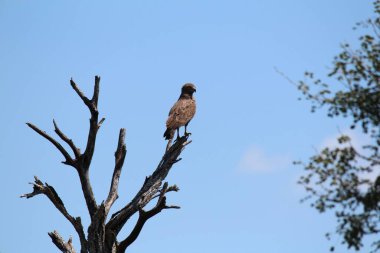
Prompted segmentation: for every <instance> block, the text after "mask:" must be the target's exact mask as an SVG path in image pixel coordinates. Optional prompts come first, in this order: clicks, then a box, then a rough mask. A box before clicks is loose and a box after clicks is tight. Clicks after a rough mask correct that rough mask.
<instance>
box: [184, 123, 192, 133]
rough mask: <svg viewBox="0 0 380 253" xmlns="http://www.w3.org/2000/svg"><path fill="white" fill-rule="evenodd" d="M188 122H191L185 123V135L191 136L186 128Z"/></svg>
mask: <svg viewBox="0 0 380 253" xmlns="http://www.w3.org/2000/svg"><path fill="white" fill-rule="evenodd" d="M188 124H189V123H187V124H186V125H185V136H189V135H191V133H188V132H187V130H186V129H187V125H188Z"/></svg>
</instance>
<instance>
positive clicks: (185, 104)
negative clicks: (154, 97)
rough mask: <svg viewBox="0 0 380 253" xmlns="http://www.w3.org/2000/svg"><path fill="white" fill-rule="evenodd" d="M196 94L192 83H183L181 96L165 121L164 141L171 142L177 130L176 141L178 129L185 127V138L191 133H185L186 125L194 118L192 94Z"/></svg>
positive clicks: (194, 107)
mask: <svg viewBox="0 0 380 253" xmlns="http://www.w3.org/2000/svg"><path fill="white" fill-rule="evenodd" d="M194 92H196V88H195V85H194V84H192V83H185V84H184V85H183V86H182V90H181V95H180V96H179V99H178V101H177V102H176V103H175V104H174V105H173V107H172V109H170V112H169V117H168V119H167V120H166V131H165V133H164V137H165V139H166V140H170V141H169V143H168V146H169V144H170V142H171V140H172V139H173V137H174V132H175V131H176V130H177V139H178V138H179V128H180V127H181V126H185V136H188V135H190V134H191V133H188V132H187V125H188V124H189V122H190V121H191V119H192V118H193V117H194V114H195V110H196V104H195V98H194V97H193V93H194Z"/></svg>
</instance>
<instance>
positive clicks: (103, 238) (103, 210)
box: [21, 76, 191, 253]
mask: <svg viewBox="0 0 380 253" xmlns="http://www.w3.org/2000/svg"><path fill="white" fill-rule="evenodd" d="M99 82H100V77H98V76H95V85H94V94H93V96H92V98H91V99H89V98H88V97H86V96H85V95H84V94H83V92H82V91H81V90H80V89H79V88H78V86H77V85H76V83H75V82H74V81H73V80H70V84H71V87H72V88H73V89H74V91H75V92H76V93H77V94H78V96H79V97H80V98H81V100H82V101H83V102H84V104H85V105H86V106H87V107H88V109H89V110H90V113H91V118H90V129H89V131H88V138H87V144H86V148H85V150H84V152H81V150H80V149H79V148H78V147H77V146H76V145H75V144H74V142H73V141H72V140H71V139H70V138H69V137H67V136H66V135H65V134H64V133H63V132H62V131H61V129H60V128H59V127H58V125H57V123H56V122H55V121H54V120H53V124H54V131H55V132H56V134H57V135H58V136H59V138H60V139H62V141H63V142H65V143H66V144H67V145H68V146H69V147H70V149H71V151H72V154H70V153H69V152H68V151H67V150H66V148H64V147H63V146H62V145H61V144H60V143H59V142H58V141H57V140H56V139H54V138H53V137H51V136H50V135H48V134H47V133H46V132H44V131H42V130H41V129H39V128H38V127H36V126H35V125H33V124H31V123H27V125H28V126H29V127H30V128H32V129H33V130H34V131H36V132H37V133H38V134H39V135H41V136H42V137H44V138H45V139H47V140H48V141H49V142H51V143H52V144H53V145H54V146H55V147H56V148H57V149H58V151H60V152H61V154H62V155H63V157H64V158H65V160H64V161H63V162H62V163H64V164H66V165H68V166H71V167H73V168H74V169H75V170H76V171H77V173H78V176H79V180H80V183H81V186H82V192H83V195H84V199H85V201H86V205H87V209H88V213H89V215H90V218H91V224H90V225H89V227H88V229H87V235H86V233H85V231H84V228H83V224H82V222H81V218H80V217H74V216H72V215H71V214H70V213H69V212H68V211H67V209H66V207H65V205H64V203H63V201H62V200H61V198H60V197H59V195H58V193H57V192H56V191H55V189H54V188H53V186H51V185H49V184H47V183H43V182H42V181H41V180H39V179H38V178H37V177H34V179H35V180H34V183H31V184H32V185H33V192H31V193H28V194H24V195H22V196H21V197H25V198H31V197H34V196H36V195H40V194H43V195H45V196H46V197H48V199H49V200H50V201H51V202H52V203H53V205H54V206H55V207H56V208H57V209H58V211H59V212H61V213H62V215H63V216H64V217H65V218H66V219H67V220H68V221H69V222H70V223H71V224H72V225H73V227H74V229H75V231H76V232H77V234H78V236H79V241H80V247H81V248H80V252H81V253H123V252H125V250H126V249H127V248H128V247H129V246H130V245H131V244H132V243H133V242H134V241H135V240H136V238H137V237H138V236H139V234H140V232H141V230H142V228H143V226H144V224H145V222H146V221H147V220H148V219H150V218H151V217H153V216H155V215H156V214H158V213H159V212H161V211H162V210H163V209H169V208H179V207H178V206H169V205H167V204H166V193H168V192H171V191H178V190H179V188H178V187H177V186H176V185H173V186H168V183H167V182H164V180H165V178H166V176H167V175H168V173H169V171H170V169H171V168H172V166H173V164H174V163H176V162H178V161H180V160H181V158H179V156H180V154H181V152H182V150H183V149H184V147H185V146H186V145H187V144H189V143H190V142H191V141H188V137H186V136H184V137H181V138H179V139H178V140H177V141H176V142H175V143H174V144H173V145H172V146H171V147H170V148H169V149H168V150H167V151H166V152H165V153H164V155H163V157H162V159H161V161H160V162H159V164H158V166H157V168H156V169H155V170H154V172H153V174H152V175H150V176H148V177H146V178H145V181H144V182H143V184H142V186H141V188H140V190H139V191H138V192H137V193H136V195H135V197H134V198H133V199H132V200H131V201H130V202H129V203H127V204H126V205H125V206H124V207H123V208H121V209H120V210H118V211H116V212H115V213H113V214H112V215H111V218H109V219H107V217H108V214H109V212H110V209H111V207H112V205H113V203H114V202H115V201H116V199H117V198H118V190H117V189H118V185H119V178H120V174H121V170H122V167H123V163H124V159H125V155H126V153H127V149H126V145H125V142H124V140H125V129H124V128H122V129H120V133H119V140H118V144H117V148H116V152H115V165H114V169H113V176H112V180H111V185H110V189H109V193H108V197H107V199H105V200H103V201H102V202H101V203H100V204H97V202H96V200H95V197H94V193H93V191H92V187H91V183H90V178H89V170H90V165H91V160H92V156H93V154H94V150H95V143H96V136H97V133H98V130H99V128H100V126H101V125H102V123H103V122H104V120H105V119H104V118H102V119H101V120H99V111H98V98H99ZM153 199H157V202H156V204H155V206H154V207H153V208H152V209H150V210H144V207H145V206H146V205H147V204H148V203H149V202H150V201H152V200H153ZM135 214H136V215H138V220H137V222H136V224H135V227H134V228H133V229H132V231H131V232H130V234H129V235H128V236H127V237H126V238H122V239H119V238H118V234H119V232H120V231H121V229H122V228H123V226H124V225H125V224H126V223H127V222H128V220H129V219H130V218H131V217H132V216H133V215H135ZM48 234H49V236H50V237H51V239H52V241H53V243H54V244H55V245H56V246H57V247H58V248H59V249H60V250H61V251H62V252H65V253H74V252H75V250H74V247H73V245H72V239H71V238H70V239H69V240H68V241H67V242H66V241H65V240H64V239H63V238H62V237H61V236H60V235H59V233H58V232H57V231H53V232H50V233H48Z"/></svg>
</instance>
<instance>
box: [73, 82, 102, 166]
mask: <svg viewBox="0 0 380 253" xmlns="http://www.w3.org/2000/svg"><path fill="white" fill-rule="evenodd" d="M99 82H100V77H99V76H95V85H94V94H93V96H92V99H91V100H90V99H88V98H87V97H86V96H85V95H84V94H83V92H82V91H81V90H80V89H79V88H78V86H77V85H76V83H75V82H74V81H73V80H72V79H71V80H70V84H71V87H72V88H73V89H74V90H75V91H76V93H77V94H78V95H79V97H80V98H81V99H82V101H83V102H84V104H85V105H86V106H87V107H88V109H89V110H90V113H91V118H90V130H89V132H88V138H87V145H86V150H85V151H84V153H83V161H82V162H83V163H82V166H83V169H84V170H88V169H89V167H90V164H91V160H92V156H93V154H94V150H95V142H96V134H97V132H98V129H99V127H98V126H99V123H98V116H99V112H98V107H97V106H98V98H99ZM103 121H104V120H102V121H101V122H103Z"/></svg>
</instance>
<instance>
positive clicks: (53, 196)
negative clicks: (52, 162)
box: [21, 176, 87, 252]
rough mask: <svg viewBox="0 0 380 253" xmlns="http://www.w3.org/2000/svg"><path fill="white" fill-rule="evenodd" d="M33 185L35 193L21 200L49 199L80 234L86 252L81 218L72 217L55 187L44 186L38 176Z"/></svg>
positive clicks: (83, 249)
mask: <svg viewBox="0 0 380 253" xmlns="http://www.w3.org/2000/svg"><path fill="white" fill-rule="evenodd" d="M31 184H33V192H31V193H27V194H24V195H22V196H21V198H32V197H34V196H36V195H39V194H43V195H45V196H47V197H48V198H49V200H50V201H51V202H52V203H53V205H54V206H55V207H56V208H57V209H58V210H59V211H60V212H61V213H62V214H63V216H65V218H66V219H67V220H68V221H69V222H70V223H71V224H72V225H73V227H74V229H75V231H76V232H77V233H78V236H79V239H80V243H81V248H82V250H81V252H86V251H85V250H86V248H87V240H86V236H85V234H84V231H83V226H82V222H81V218H80V217H76V218H74V217H73V216H71V215H70V214H69V213H68V212H67V210H66V207H65V205H64V204H63V202H62V200H61V198H60V197H59V195H58V193H57V192H56V191H55V189H54V187H53V186H50V185H48V184H47V183H45V184H43V183H42V181H41V180H39V179H38V178H37V177H36V176H35V177H34V183H31Z"/></svg>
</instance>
